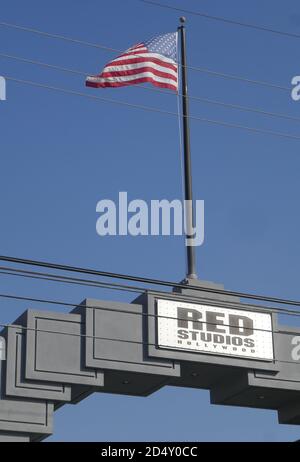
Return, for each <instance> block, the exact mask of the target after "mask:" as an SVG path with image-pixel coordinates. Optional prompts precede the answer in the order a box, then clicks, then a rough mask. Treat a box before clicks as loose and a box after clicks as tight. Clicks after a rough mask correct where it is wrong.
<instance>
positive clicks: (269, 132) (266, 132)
mask: <svg viewBox="0 0 300 462" xmlns="http://www.w3.org/2000/svg"><path fill="white" fill-rule="evenodd" d="M3 77H4V78H5V79H6V80H11V81H12V82H15V83H19V84H24V85H31V86H34V87H38V88H43V89H47V90H51V91H56V92H60V93H64V94H69V95H73V96H80V97H83V98H89V99H92V100H95V101H101V102H105V103H110V104H118V105H120V106H124V107H129V108H133V109H139V110H143V111H147V112H154V113H158V114H164V115H170V116H175V117H178V115H177V112H172V111H166V110H162V109H158V108H153V107H150V106H143V105H140V104H132V103H127V102H125V101H120V100H116V99H110V98H103V97H99V96H95V95H90V94H88V93H83V92H78V91H75V90H67V89H66V88H60V87H54V86H50V85H46V84H42V83H38V82H32V81H29V80H23V79H16V78H14V77H10V76H5V75H4V76H3ZM189 119H190V120H195V121H198V122H201V123H206V124H209V125H218V126H222V127H225V128H235V129H239V130H244V131H247V132H249V133H255V134H262V135H269V136H276V137H279V138H286V139H289V140H297V141H299V140H300V136H297V135H293V134H290V133H284V132H278V131H275V130H265V129H261V128H255V127H249V126H246V125H240V124H234V123H229V122H225V121H222V120H215V119H208V118H205V117H196V116H189Z"/></svg>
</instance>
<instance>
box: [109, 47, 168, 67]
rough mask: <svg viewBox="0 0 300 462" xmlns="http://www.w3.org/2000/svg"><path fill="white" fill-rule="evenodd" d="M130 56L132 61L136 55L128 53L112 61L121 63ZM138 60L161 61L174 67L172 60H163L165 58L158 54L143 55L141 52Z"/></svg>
mask: <svg viewBox="0 0 300 462" xmlns="http://www.w3.org/2000/svg"><path fill="white" fill-rule="evenodd" d="M131 56H132V59H135V58H136V55H135V54H134V53H128V54H124V55H121V56H119V57H118V58H115V59H114V60H113V61H116V60H118V61H119V60H120V61H121V60H123V59H130V57H131ZM138 58H156V59H159V60H160V61H163V62H164V63H168V64H172V65H173V66H174V65H176V62H175V61H174V60H173V59H169V58H165V56H162V55H160V54H158V53H145V52H144V51H143V52H141V53H140V54H139V56H138ZM111 62H112V61H111Z"/></svg>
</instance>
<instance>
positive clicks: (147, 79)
mask: <svg viewBox="0 0 300 462" xmlns="http://www.w3.org/2000/svg"><path fill="white" fill-rule="evenodd" d="M146 82H150V83H152V84H153V85H155V86H156V87H161V88H169V89H170V90H175V91H177V85H174V84H172V83H168V82H159V81H157V80H154V79H153V78H151V77H142V78H138V79H134V80H130V81H122V82H102V83H100V82H91V81H87V82H86V86H87V87H92V88H105V87H127V86H129V85H137V84H140V83H146Z"/></svg>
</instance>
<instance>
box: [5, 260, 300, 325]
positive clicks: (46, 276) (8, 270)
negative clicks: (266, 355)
mask: <svg viewBox="0 0 300 462" xmlns="http://www.w3.org/2000/svg"><path fill="white" fill-rule="evenodd" d="M0 274H3V275H5V276H16V277H23V278H29V279H34V280H42V281H51V282H59V283H63V284H76V285H80V286H84V287H86V286H88V287H96V288H101V289H103V288H105V289H110V290H116V291H125V292H134V293H138V294H143V293H146V292H148V291H149V288H147V287H145V286H144V287H140V286H133V285H125V284H122V283H114V282H104V281H96V280H95V279H82V278H77V277H68V276H61V275H57V274H54V273H48V272H47V273H45V272H41V271H28V270H21V269H18V268H12V267H4V266H1V267H0ZM155 294H156V295H161V296H166V295H167V294H168V292H164V291H160V290H158V289H155ZM177 297H179V298H180V297H184V294H181V293H177ZM189 300H191V301H195V302H199V298H197V297H196V296H193V295H190V294H189ZM31 301H34V300H31ZM37 301H39V302H40V300H37ZM201 302H204V303H206V304H207V305H213V306H214V305H215V304H218V306H220V307H223V308H233V307H234V308H241V302H237V301H233V300H231V301H230V302H228V301H226V300H220V299H217V298H213V297H211V296H210V298H206V297H205V296H204V295H203V294H201ZM51 303H52V302H51ZM56 303H57V304H60V305H64V302H56ZM71 306H73V304H71ZM74 306H77V305H74ZM242 307H243V309H247V308H251V309H257V310H260V311H261V310H267V311H270V312H273V313H277V314H286V315H290V316H300V312H299V311H298V310H297V311H296V310H291V309H287V308H274V307H273V306H266V305H257V304H253V303H251V304H249V303H244V302H243V304H242ZM88 308H94V307H93V306H92V307H91V306H88ZM122 312H124V310H122ZM127 312H128V311H127ZM131 314H135V312H131ZM140 315H142V316H148V314H147V313H140ZM149 316H151V315H149Z"/></svg>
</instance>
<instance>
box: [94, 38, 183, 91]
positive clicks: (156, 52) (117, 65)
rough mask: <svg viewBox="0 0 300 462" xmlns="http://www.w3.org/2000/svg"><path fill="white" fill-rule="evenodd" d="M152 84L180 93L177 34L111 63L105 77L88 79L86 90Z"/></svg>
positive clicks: (141, 45) (132, 50)
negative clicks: (87, 88)
mask: <svg viewBox="0 0 300 462" xmlns="http://www.w3.org/2000/svg"><path fill="white" fill-rule="evenodd" d="M144 82H150V83H152V84H153V85H155V86H157V87H162V88H169V89H171V90H175V91H177V90H178V66H177V32H173V33H169V34H164V35H159V36H156V37H154V38H152V39H151V40H147V41H145V42H141V43H138V44H137V45H135V46H133V47H131V48H129V49H128V50H126V51H125V53H123V54H122V55H121V56H119V57H118V58H116V59H114V60H113V61H110V62H109V63H108V64H107V65H106V66H105V68H104V69H103V71H102V73H101V74H99V75H95V76H88V77H87V79H86V86H87V87H94V88H99V87H124V86H127V85H135V84H139V83H144Z"/></svg>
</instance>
